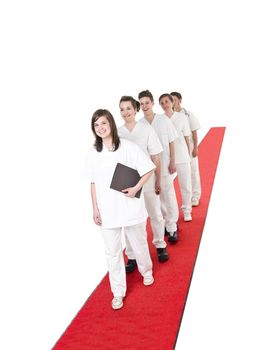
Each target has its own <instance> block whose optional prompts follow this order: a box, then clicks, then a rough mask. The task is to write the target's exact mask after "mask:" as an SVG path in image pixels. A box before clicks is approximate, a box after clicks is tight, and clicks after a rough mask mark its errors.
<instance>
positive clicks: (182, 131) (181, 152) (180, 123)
mask: <svg viewBox="0 0 263 350" xmlns="http://www.w3.org/2000/svg"><path fill="white" fill-rule="evenodd" d="M167 118H168V117H167ZM170 120H171V122H172V123H173V125H174V127H175V129H176V131H177V133H178V135H179V137H178V138H177V139H176V140H175V164H181V163H190V162H191V159H190V155H189V152H188V147H187V144H186V141H185V138H184V137H185V136H191V130H190V127H189V123H188V119H187V116H186V115H185V113H184V112H183V111H182V112H174V114H173V115H172V116H171V118H170Z"/></svg>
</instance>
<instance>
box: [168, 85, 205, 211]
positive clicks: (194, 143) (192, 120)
mask: <svg viewBox="0 0 263 350" xmlns="http://www.w3.org/2000/svg"><path fill="white" fill-rule="evenodd" d="M171 95H172V97H173V100H174V107H173V109H174V111H175V113H184V114H185V115H186V116H187V118H188V122H189V126H190V129H191V132H192V134H191V137H190V156H191V177H192V206H193V207H196V206H198V205H199V201H200V197H201V181H200V173H199V164H198V135H197V130H198V129H200V127H201V126H200V123H199V120H198V119H197V118H196V116H195V115H194V114H193V113H192V112H190V111H188V110H186V109H185V108H182V107H181V103H182V95H181V94H180V93H179V92H171Z"/></svg>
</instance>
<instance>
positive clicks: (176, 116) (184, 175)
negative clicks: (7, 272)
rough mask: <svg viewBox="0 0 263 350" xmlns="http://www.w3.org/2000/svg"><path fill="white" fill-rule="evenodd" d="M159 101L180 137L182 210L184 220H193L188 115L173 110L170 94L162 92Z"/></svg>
mask: <svg viewBox="0 0 263 350" xmlns="http://www.w3.org/2000/svg"><path fill="white" fill-rule="evenodd" d="M159 103H160V105H161V107H162V109H163V110H164V112H165V116H166V117H168V118H170V120H171V121H172V123H173V125H174V127H175V129H176V131H177V133H178V135H179V137H178V138H177V139H176V140H175V166H176V172H177V176H178V183H179V187H180V191H181V195H182V207H181V208H182V210H183V213H184V221H191V220H192V216H191V212H192V203H191V198H192V184H191V165H190V163H191V158H190V141H189V137H190V135H191V131H190V128H189V123H188V120H187V117H186V115H185V114H184V113H179V112H174V111H173V98H172V96H171V95H170V94H162V95H161V96H160V97H159Z"/></svg>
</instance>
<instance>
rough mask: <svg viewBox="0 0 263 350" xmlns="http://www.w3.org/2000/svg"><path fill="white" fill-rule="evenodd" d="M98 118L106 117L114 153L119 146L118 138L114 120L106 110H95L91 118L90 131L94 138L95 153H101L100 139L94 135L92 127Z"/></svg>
mask: <svg viewBox="0 0 263 350" xmlns="http://www.w3.org/2000/svg"><path fill="white" fill-rule="evenodd" d="M100 117H106V118H107V120H108V122H109V124H110V129H111V136H112V143H113V145H114V151H116V150H117V149H118V148H119V146H120V138H119V135H118V131H117V126H116V123H115V120H114V118H113V115H112V114H111V113H110V112H109V111H108V110H107V109H97V110H96V111H95V112H94V113H93V116H92V118H91V130H92V132H93V134H94V136H95V142H94V147H95V148H96V151H97V152H101V151H102V148H103V143H102V138H101V137H99V136H98V135H97V134H96V132H95V126H94V124H95V122H96V121H97V120H98V119H99V118H100Z"/></svg>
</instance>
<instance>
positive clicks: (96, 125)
mask: <svg viewBox="0 0 263 350" xmlns="http://www.w3.org/2000/svg"><path fill="white" fill-rule="evenodd" d="M92 131H93V133H94V135H95V137H96V141H95V143H94V147H93V148H92V149H90V150H89V152H88V154H87V157H86V167H85V177H87V178H88V179H89V181H90V183H91V196H92V206H93V220H94V222H95V224H96V225H99V226H100V227H101V232H102V236H103V239H104V243H105V253H106V260H107V265H108V269H109V279H110V286H111V290H112V293H113V295H114V298H113V300H112V308H113V309H114V310H117V309H120V308H121V307H122V306H123V298H124V297H125V295H126V289H127V286H126V274H125V264H124V258H123V252H122V244H121V236H122V228H124V229H125V233H126V239H127V240H129V243H130V245H131V247H132V249H133V251H134V254H135V258H136V261H137V264H138V269H139V272H140V273H141V275H142V276H143V283H144V285H146V286H148V285H151V284H152V283H153V282H154V279H153V276H152V261H151V257H150V253H149V248H148V243H147V233H146V219H147V212H146V208H145V204H144V197H143V193H141V196H140V198H135V197H134V196H135V194H136V193H137V192H138V191H139V190H140V189H141V188H142V186H143V185H144V184H145V182H146V181H147V180H148V179H149V178H150V176H151V174H152V173H153V169H155V166H154V164H153V163H152V162H151V160H150V159H149V157H147V156H146V155H145V154H144V152H142V150H141V149H140V147H138V146H137V145H135V144H134V143H132V142H130V141H128V140H124V139H120V138H119V136H118V133H117V128H116V124H115V122H114V119H113V116H112V115H111V113H110V112H109V111H107V110H104V109H100V110H97V111H96V112H95V113H94V114H93V117H92ZM117 163H121V164H124V165H126V166H128V167H131V168H134V169H136V170H137V171H138V173H139V174H140V175H141V179H140V180H139V182H138V183H137V184H136V185H135V186H134V187H130V188H126V189H123V191H122V192H123V193H122V192H119V191H116V190H114V189H112V188H110V185H111V181H112V177H113V174H114V171H115V168H116V165H117Z"/></svg>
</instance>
